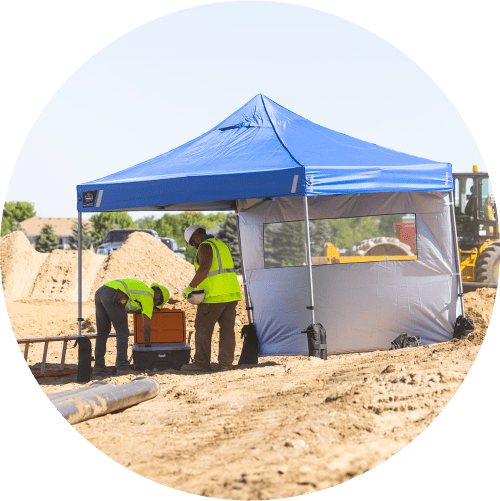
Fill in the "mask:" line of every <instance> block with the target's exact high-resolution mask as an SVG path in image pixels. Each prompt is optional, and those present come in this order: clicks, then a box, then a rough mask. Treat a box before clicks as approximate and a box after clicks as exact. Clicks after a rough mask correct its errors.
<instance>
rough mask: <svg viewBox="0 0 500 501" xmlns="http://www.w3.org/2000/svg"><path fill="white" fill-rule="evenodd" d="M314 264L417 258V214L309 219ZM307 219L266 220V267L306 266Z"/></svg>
mask: <svg viewBox="0 0 500 501" xmlns="http://www.w3.org/2000/svg"><path fill="white" fill-rule="evenodd" d="M309 227H310V234H311V257H312V264H313V265H314V266H315V265H323V264H342V263H363V262H373V261H388V260H398V261H401V260H412V259H417V246H416V225H415V214H388V215H379V216H364V217H351V218H342V219H313V220H310V221H309ZM306 264H307V248H306V235H305V224H304V221H291V222H284V223H268V224H264V265H265V268H284V267H288V266H305V265H306Z"/></svg>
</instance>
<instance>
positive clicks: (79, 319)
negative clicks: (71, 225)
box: [78, 212, 83, 336]
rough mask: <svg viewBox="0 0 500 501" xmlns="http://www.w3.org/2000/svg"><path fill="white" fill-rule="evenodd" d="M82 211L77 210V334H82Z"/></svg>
mask: <svg viewBox="0 0 500 501" xmlns="http://www.w3.org/2000/svg"><path fill="white" fill-rule="evenodd" d="M82 314H83V312H82V213H81V212H78V336H81V335H82V321H83V318H82Z"/></svg>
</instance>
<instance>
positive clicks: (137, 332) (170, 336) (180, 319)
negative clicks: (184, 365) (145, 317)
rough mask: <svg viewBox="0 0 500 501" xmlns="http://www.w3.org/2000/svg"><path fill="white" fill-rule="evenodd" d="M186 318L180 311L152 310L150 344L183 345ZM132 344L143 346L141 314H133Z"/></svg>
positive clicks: (167, 309)
mask: <svg viewBox="0 0 500 501" xmlns="http://www.w3.org/2000/svg"><path fill="white" fill-rule="evenodd" d="M185 342H186V317H185V314H184V311H182V310H171V309H169V308H165V309H162V310H159V311H158V310H153V316H152V317H151V344H153V343H154V344H163V343H185ZM134 344H136V345H137V344H144V337H143V335H142V314H141V313H134Z"/></svg>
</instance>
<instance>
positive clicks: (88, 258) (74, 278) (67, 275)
mask: <svg viewBox="0 0 500 501" xmlns="http://www.w3.org/2000/svg"><path fill="white" fill-rule="evenodd" d="M46 256H47V257H46V259H45V260H44V262H43V264H42V266H41V267H40V269H39V272H38V275H37V277H36V280H35V283H34V285H33V289H32V291H31V294H29V296H28V297H26V299H29V300H48V301H71V302H75V301H78V251H76V250H75V251H73V250H61V249H56V250H54V251H52V252H51V253H50V254H47V255H46ZM103 261H104V257H103V256H98V255H96V254H95V253H94V252H92V251H91V250H84V251H83V252H82V296H83V298H84V301H85V300H86V298H87V296H88V294H89V292H90V288H91V286H92V284H93V282H94V279H95V275H96V273H97V270H98V269H99V267H100V265H101V264H102V263H103ZM23 299H25V298H23Z"/></svg>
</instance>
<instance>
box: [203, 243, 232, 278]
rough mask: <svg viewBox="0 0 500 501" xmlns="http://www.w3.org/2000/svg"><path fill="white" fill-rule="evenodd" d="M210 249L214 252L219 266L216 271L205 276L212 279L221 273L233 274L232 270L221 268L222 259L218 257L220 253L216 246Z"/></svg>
mask: <svg viewBox="0 0 500 501" xmlns="http://www.w3.org/2000/svg"><path fill="white" fill-rule="evenodd" d="M212 249H214V250H215V254H216V256H217V264H218V265H219V269H218V270H214V271H211V272H210V273H209V274H208V275H207V276H208V277H213V276H214V275H220V274H221V273H235V271H234V268H223V267H222V259H221V257H220V251H219V248H218V247H217V245H213V246H212Z"/></svg>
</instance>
